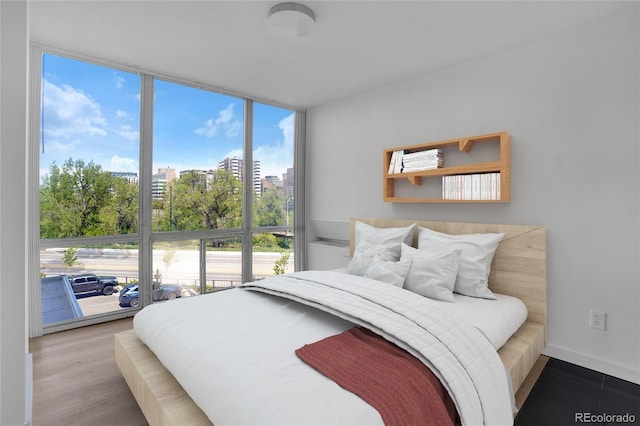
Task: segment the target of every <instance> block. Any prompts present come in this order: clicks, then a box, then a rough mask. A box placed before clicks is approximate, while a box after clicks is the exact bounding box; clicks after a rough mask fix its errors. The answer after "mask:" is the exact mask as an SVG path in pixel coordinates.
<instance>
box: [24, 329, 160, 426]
mask: <svg viewBox="0 0 640 426" xmlns="http://www.w3.org/2000/svg"><path fill="white" fill-rule="evenodd" d="M131 327H132V319H131V318H128V319H123V320H118V321H113V322H109V323H104V324H98V325H93V326H89V327H82V328H78V329H75V330H70V331H64V332H59V333H53V334H48V335H45V336H42V337H38V338H35V339H31V340H30V341H29V350H30V352H31V353H32V356H33V377H34V380H33V422H32V424H33V426H58V425H60V426H76V425H77V426H88V425H90V426H111V425H113V426H138V425H147V424H148V423H147V421H146V420H145V418H144V415H143V414H142V411H140V408H139V407H138V404H137V403H136V401H135V399H134V398H133V396H132V395H131V391H129V387H128V386H127V383H126V382H125V381H124V379H123V378H122V375H121V374H120V370H118V367H117V366H116V362H115V358H114V354H113V350H114V347H113V335H114V333H118V332H120V331H124V330H129V329H131Z"/></svg>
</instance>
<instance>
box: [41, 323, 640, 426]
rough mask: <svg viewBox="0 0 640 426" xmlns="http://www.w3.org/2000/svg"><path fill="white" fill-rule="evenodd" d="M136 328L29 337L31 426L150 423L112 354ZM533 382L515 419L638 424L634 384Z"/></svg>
mask: <svg viewBox="0 0 640 426" xmlns="http://www.w3.org/2000/svg"><path fill="white" fill-rule="evenodd" d="M131 327H132V320H131V319H130V318H129V319H124V320H119V321H113V322H110V323H105V324H99V325H94V326H89V327H83V328H79V329H76V330H70V331H64V332H60V333H54V334H49V335H46V336H43V337H38V338H36V339H31V340H30V342H29V347H30V352H31V353H32V355H33V370H34V371H33V373H34V391H33V426H57V425H60V426H75V425H77V426H87V425H90V426H138V425H147V422H146V420H145V418H144V415H143V414H142V412H141V411H140V408H139V407H138V404H137V403H136V401H135V399H134V398H133V396H132V395H131V392H130V391H129V388H128V386H127V384H126V382H125V381H124V379H123V378H122V375H121V374H120V371H119V370H118V367H117V366H116V364H115V360H114V355H113V350H114V348H113V335H114V334H115V333H118V332H120V331H124V330H129V329H131ZM532 387H533V391H532V392H531V394H530V395H529V397H528V398H527V400H526V401H525V403H524V406H523V407H522V409H521V411H520V414H519V415H518V416H517V417H516V419H515V425H516V426H528V425H554V426H556V425H575V424H579V422H575V419H574V416H575V414H574V413H576V412H583V411H584V412H592V413H607V414H624V413H627V412H629V413H632V414H634V415H635V422H633V423H632V424H640V386H638V385H636V384H632V383H629V382H625V381H623V380H619V379H616V378H613V377H610V376H607V375H604V374H602V373H598V372H594V371H591V370H588V369H585V368H582V367H578V366H575V365H572V364H569V363H566V362H563V361H559V360H554V359H550V360H549V361H548V362H547V363H546V365H545V366H544V369H543V371H542V374H541V375H540V378H539V379H538V381H537V382H535V384H533V385H532ZM592 424H598V425H600V424H605V423H598V422H596V423H592ZM606 424H612V423H606ZM613 424H615V422H614V423H613Z"/></svg>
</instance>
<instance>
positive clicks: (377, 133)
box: [307, 3, 640, 383]
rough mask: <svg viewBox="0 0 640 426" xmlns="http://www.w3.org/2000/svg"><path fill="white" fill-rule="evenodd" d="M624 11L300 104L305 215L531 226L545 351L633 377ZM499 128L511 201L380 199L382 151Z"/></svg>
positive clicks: (636, 220)
mask: <svg viewBox="0 0 640 426" xmlns="http://www.w3.org/2000/svg"><path fill="white" fill-rule="evenodd" d="M628 12H630V13H624V14H619V15H616V16H610V17H607V18H603V19H600V20H598V21H596V22H592V23H589V24H587V25H581V26H579V27H576V28H570V29H567V30H565V31H563V32H562V33H558V34H555V35H552V36H549V37H546V38H542V39H538V40H535V41H533V42H529V43H526V44H522V45H519V46H516V47H514V48H511V49H508V50H504V51H500V52H497V53H495V54H493V55H490V56H485V57H482V58H478V59H476V60H473V61H469V62H466V63H463V64H459V65H457V66H454V67H451V68H448V69H443V70H440V71H438V72H433V73H429V74H427V75H423V76H420V77H418V78H415V79H412V80H410V81H404V82H401V83H398V84H394V85H391V86H388V87H383V88H380V89H377V90H374V91H370V92H367V93H363V94H360V95H358V96H354V97H350V98H347V99H343V100H340V101H337V102H334V103H331V104H327V105H324V106H321V107H317V108H314V109H311V110H310V111H309V112H308V115H307V117H308V118H307V122H308V129H307V132H308V147H307V156H308V159H307V179H308V180H307V190H308V192H307V194H308V195H307V199H308V203H309V204H308V210H307V211H308V217H309V224H310V225H313V223H315V222H319V223H323V224H324V223H331V222H332V221H334V222H335V221H337V222H345V221H347V220H348V218H349V217H353V216H367V217H400V218H406V219H413V218H427V219H432V220H451V221H469V222H485V223H513V224H531V225H544V226H545V227H547V230H548V255H549V259H548V296H549V313H548V321H549V345H548V347H547V349H546V350H545V353H547V354H549V355H552V356H554V357H557V358H560V359H564V360H567V361H570V362H574V363H576V364H579V365H583V366H586V367H589V368H594V369H597V370H599V371H602V372H605V373H609V374H612V375H615V376H618V377H622V378H624V379H627V380H630V381H634V382H636V383H640V309H639V308H638V307H639V302H640V295H639V290H638V287H639V282H640V273H639V269H638V259H639V258H640V251H639V247H638V246H639V236H640V226H639V225H640V209H639V199H640V188H639V186H640V175H639V164H640V161H639V145H640V144H639V128H638V117H639V113H640V108H639V72H640V67H639V64H638V52H639V43H638V36H639V34H638V27H639V13H638V4H637V3H630V4H629V10H628ZM416 54H419V52H416ZM502 130H504V131H507V132H509V133H510V134H511V135H512V151H513V154H512V156H513V158H512V201H511V203H508V204H474V205H470V204H467V205H464V204H463V205H460V204H391V203H384V202H383V201H382V151H383V149H385V148H390V147H393V146H400V145H409V144H415V143H421V142H427V141H437V140H442V139H450V138H455V137H461V136H469V135H477V134H483V133H490V132H495V131H502ZM309 229H313V227H312V226H311V227H310V228H309ZM310 237H311V238H313V235H310ZM344 238H348V236H347V235H344ZM309 265H310V267H312V268H313V267H321V266H322V262H318V260H313V259H309ZM331 266H332V267H333V266H335V265H331ZM590 309H597V310H601V311H605V312H607V314H608V317H607V328H608V329H607V331H604V332H603V331H597V330H594V329H591V328H590V327H589V310H590Z"/></svg>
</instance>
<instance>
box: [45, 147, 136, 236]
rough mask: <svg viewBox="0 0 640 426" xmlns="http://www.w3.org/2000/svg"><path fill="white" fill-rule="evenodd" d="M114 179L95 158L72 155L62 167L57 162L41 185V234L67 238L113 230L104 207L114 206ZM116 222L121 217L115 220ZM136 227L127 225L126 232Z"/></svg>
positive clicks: (115, 183) (100, 233)
mask: <svg viewBox="0 0 640 426" xmlns="http://www.w3.org/2000/svg"><path fill="white" fill-rule="evenodd" d="M115 179H116V178H114V177H113V176H111V173H109V172H105V171H103V170H102V167H101V166H99V165H97V164H94V163H93V162H92V161H91V162H89V163H85V162H84V160H75V161H74V160H73V159H71V158H69V159H68V160H67V161H65V163H64V164H63V165H62V167H59V166H58V165H56V164H55V162H54V163H53V164H52V165H51V168H50V171H49V174H48V175H47V176H46V177H45V178H44V179H43V181H42V185H41V187H40V235H41V237H42V238H67V237H78V236H83V235H104V234H108V233H111V229H109V224H108V222H105V219H106V218H108V217H109V214H108V212H105V211H104V210H105V209H108V208H113V203H114V193H115V192H117V191H116V187H117V186H118V185H117V182H116V181H115ZM120 180H122V179H120ZM136 214H137V205H136ZM116 216H117V214H116ZM121 216H123V217H124V216H127V215H121ZM125 222H126V221H125ZM116 223H118V220H115V221H114V224H116ZM135 230H136V229H135V228H132V227H127V226H125V229H124V232H135Z"/></svg>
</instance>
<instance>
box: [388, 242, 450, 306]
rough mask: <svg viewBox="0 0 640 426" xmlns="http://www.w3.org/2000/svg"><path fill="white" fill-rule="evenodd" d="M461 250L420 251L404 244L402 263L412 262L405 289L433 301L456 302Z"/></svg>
mask: <svg viewBox="0 0 640 426" xmlns="http://www.w3.org/2000/svg"><path fill="white" fill-rule="evenodd" d="M461 253H462V251H461V250H439V251H436V250H418V249H416V248H413V247H409V246H408V245H406V244H402V255H401V257H400V261H401V262H403V261H405V260H411V268H410V269H409V273H408V274H407V278H406V279H405V282H404V288H406V289H407V290H409V291H412V292H414V293H418V294H420V295H422V296H426V297H429V298H431V299H437V300H442V301H445V302H454V301H455V300H454V298H453V286H454V284H455V282H456V274H457V273H458V265H459V264H460V255H461Z"/></svg>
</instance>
